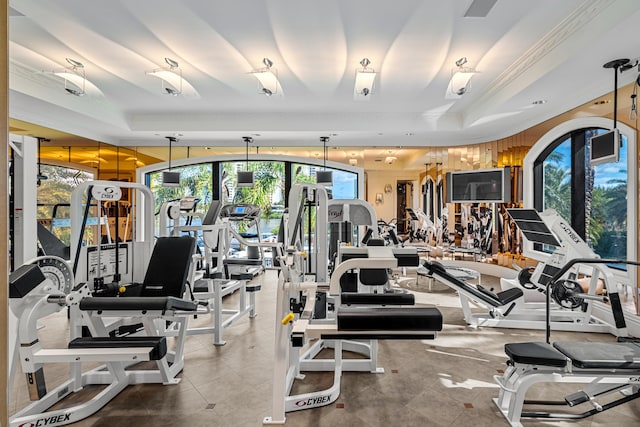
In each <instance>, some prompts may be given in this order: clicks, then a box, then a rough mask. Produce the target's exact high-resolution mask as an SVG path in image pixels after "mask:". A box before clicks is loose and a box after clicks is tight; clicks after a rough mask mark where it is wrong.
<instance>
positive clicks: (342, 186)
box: [293, 163, 358, 199]
mask: <svg viewBox="0 0 640 427" xmlns="http://www.w3.org/2000/svg"><path fill="white" fill-rule="evenodd" d="M293 170H294V174H293V183H294V184H297V183H300V182H308V183H315V182H316V171H319V170H327V171H332V172H333V185H331V186H327V190H328V192H329V194H330V195H331V197H332V198H334V199H357V198H358V174H356V173H353V172H348V171H343V170H340V169H332V168H325V167H322V166H315V165H305V164H295V163H294V164H293Z"/></svg>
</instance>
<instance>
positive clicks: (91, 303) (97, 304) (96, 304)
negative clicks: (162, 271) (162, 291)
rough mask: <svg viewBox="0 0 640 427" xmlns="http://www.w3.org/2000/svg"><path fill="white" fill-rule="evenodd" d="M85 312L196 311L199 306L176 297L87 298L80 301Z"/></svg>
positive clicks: (81, 308)
mask: <svg viewBox="0 0 640 427" xmlns="http://www.w3.org/2000/svg"><path fill="white" fill-rule="evenodd" d="M79 307H80V310H83V311H89V310H92V311H152V310H155V311H162V312H165V311H167V310H180V311H196V310H197V308H198V305H197V304H196V303H195V302H193V301H186V300H183V299H181V298H175V297H128V298H126V297H87V298H83V299H82V300H80V305H79Z"/></svg>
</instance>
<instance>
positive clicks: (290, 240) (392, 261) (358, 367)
mask: <svg viewBox="0 0 640 427" xmlns="http://www.w3.org/2000/svg"><path fill="white" fill-rule="evenodd" d="M327 200H328V199H327V195H326V190H325V189H324V187H322V186H318V185H314V184H297V185H296V186H294V187H293V188H292V191H291V193H290V199H289V206H290V208H292V209H294V210H293V212H295V213H294V216H292V217H290V218H289V219H288V227H287V230H288V232H287V240H286V242H287V250H286V254H283V255H282V256H281V257H280V263H281V266H282V271H281V274H280V277H279V281H278V292H277V304H278V305H277V309H276V339H275V351H276V356H275V360H276V364H275V368H274V383H273V405H272V413H271V415H270V416H268V417H266V418H264V419H263V423H265V424H284V423H285V421H286V417H285V414H286V412H290V411H296V410H302V409H310V408H316V407H320V406H324V405H328V404H331V403H332V402H335V400H336V399H337V398H338V396H339V394H340V382H341V376H342V372H343V371H364V372H373V373H380V372H382V370H381V368H379V367H377V363H376V350H377V346H376V340H377V339H381V338H385V339H393V338H398V339H400V338H401V339H411V338H415V339H433V338H435V335H436V333H437V331H439V330H441V329H442V315H441V313H440V312H439V311H438V310H437V309H436V308H433V307H405V305H409V306H410V305H412V304H413V298H412V295H410V294H406V293H402V294H396V293H391V294H386V293H380V294H374V293H371V294H362V293H360V294H359V293H343V292H341V290H340V279H341V278H342V276H343V274H344V273H346V272H348V271H350V270H353V269H356V268H382V269H386V268H394V267H396V266H397V265H398V260H397V258H396V257H395V256H394V255H393V249H392V248H389V247H385V246H371V247H368V250H367V258H353V259H350V260H347V261H344V262H341V263H339V264H338V265H337V266H336V268H335V270H334V271H333V273H332V275H331V278H330V280H328V276H327V274H326V272H327V270H326V265H327V261H326V259H325V260H320V259H318V260H317V265H318V266H320V265H323V266H324V267H325V269H324V270H321V269H320V267H318V269H317V270H316V272H315V281H311V280H309V279H310V277H307V275H306V273H305V272H306V260H305V257H307V256H308V254H306V253H305V252H304V251H302V244H301V240H300V229H301V228H302V227H303V220H304V218H305V214H304V209H305V207H308V206H314V207H315V209H316V218H321V219H319V220H317V222H316V228H315V232H316V239H315V242H316V245H318V246H319V247H318V248H317V249H316V252H315V255H316V256H317V257H318V258H320V257H324V258H327V257H326V245H327V240H328V231H327V227H326V224H327V222H326V221H325V220H324V219H325V218H326V212H327V207H326V206H327ZM321 242H324V243H321ZM383 305H385V307H383ZM321 347H323V348H333V353H334V356H333V358H332V359H314V358H313V357H312V356H310V355H316V354H317V353H318V352H319V349H320V348H321ZM343 351H351V352H355V353H359V354H362V355H364V359H343V357H342V353H343ZM305 371H328V372H333V384H332V386H331V387H329V388H327V389H325V390H321V391H316V392H310V393H303V394H297V395H295V394H293V395H292V394H291V390H292V387H293V383H294V381H295V380H296V379H298V380H302V379H303V378H304V375H303V374H302V373H303V372H305Z"/></svg>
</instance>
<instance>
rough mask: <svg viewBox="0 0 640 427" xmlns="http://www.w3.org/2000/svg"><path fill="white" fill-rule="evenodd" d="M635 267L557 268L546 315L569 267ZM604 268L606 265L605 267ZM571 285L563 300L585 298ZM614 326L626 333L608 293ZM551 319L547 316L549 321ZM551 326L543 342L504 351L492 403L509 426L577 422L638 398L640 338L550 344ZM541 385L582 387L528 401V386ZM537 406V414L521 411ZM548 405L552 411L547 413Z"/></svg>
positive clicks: (589, 263) (615, 300)
mask: <svg viewBox="0 0 640 427" xmlns="http://www.w3.org/2000/svg"><path fill="white" fill-rule="evenodd" d="M611 262H616V263H623V264H631V265H636V266H637V265H639V263H637V262H631V261H626V260H596V259H592V258H590V259H573V260H571V261H569V262H568V263H567V264H565V266H563V267H562V268H561V269H559V270H558V271H557V272H556V274H555V275H554V276H552V277H551V278H550V280H549V283H548V284H547V285H546V288H547V293H546V295H547V312H549V309H550V308H549V304H550V300H551V298H552V292H551V289H552V288H554V287H557V286H558V285H559V284H560V285H561V284H562V283H563V282H564V281H565V280H566V279H563V277H565V275H566V274H567V272H569V271H570V270H571V268H572V267H574V266H577V265H581V264H584V265H586V266H590V267H593V270H597V269H599V268H602V267H603V266H605V264H606V263H611ZM605 268H606V267H605ZM577 289H578V286H574V287H572V288H571V289H568V290H567V292H566V293H567V297H572V298H576V299H580V298H584V296H585V295H584V294H583V293H582V292H581V291H579V290H577ZM610 303H611V308H612V311H613V314H614V319H615V322H616V326H617V327H618V329H620V330H625V329H626V325H625V319H624V313H623V310H622V304H621V303H620V299H619V298H618V296H617V294H614V295H610ZM547 318H548V319H549V316H548V317H547ZM550 338H551V325H550V323H549V322H548V321H547V334H546V341H545V342H523V343H509V344H506V345H505V353H506V354H507V356H508V357H509V360H508V361H507V369H506V370H505V372H504V374H503V375H502V376H495V377H494V379H495V381H496V382H497V384H498V386H499V387H500V391H499V393H498V397H497V398H495V399H493V401H494V403H495V404H496V406H497V407H498V409H499V410H500V412H501V413H502V415H503V416H504V417H505V418H506V420H507V421H508V422H509V424H510V425H512V426H516V427H520V426H522V422H521V420H522V419H523V418H526V419H545V420H558V419H566V420H579V419H584V418H587V417H589V416H592V415H595V414H599V413H602V412H604V411H606V410H608V409H611V408H614V407H616V406H619V405H622V404H624V403H627V402H630V401H632V400H635V399H637V398H639V397H640V340H638V339H634V338H629V337H626V336H625V337H618V340H617V342H554V343H553V344H552V343H551V339H550ZM540 383H553V384H558V383H569V384H586V386H584V388H582V389H578V391H576V392H573V393H570V394H568V395H566V396H565V397H564V401H548V400H547V401H541V400H535V401H532V400H526V399H525V398H526V395H527V392H528V390H529V389H530V387H531V386H533V385H536V384H540ZM527 405H536V407H537V409H536V410H525V407H526V406H527ZM548 405H553V407H554V410H553V412H552V411H549V410H548V409H547V408H548ZM559 406H564V407H565V408H567V407H568V408H581V407H584V406H587V408H588V409H587V410H585V411H583V412H575V411H564V412H559V411H558V410H557V408H559Z"/></svg>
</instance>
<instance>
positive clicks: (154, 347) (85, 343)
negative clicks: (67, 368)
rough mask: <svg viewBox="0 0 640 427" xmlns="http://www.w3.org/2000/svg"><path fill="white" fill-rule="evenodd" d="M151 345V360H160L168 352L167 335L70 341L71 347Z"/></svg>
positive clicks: (85, 338)
mask: <svg viewBox="0 0 640 427" xmlns="http://www.w3.org/2000/svg"><path fill="white" fill-rule="evenodd" d="M133 347H151V351H150V352H149V360H160V359H162V358H163V357H164V356H166V354H167V338H166V337H148V336H144V337H138V336H135V337H82V338H76V339H74V340H73V341H71V342H70V343H69V348H72V349H73V348H105V349H106V348H133Z"/></svg>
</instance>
